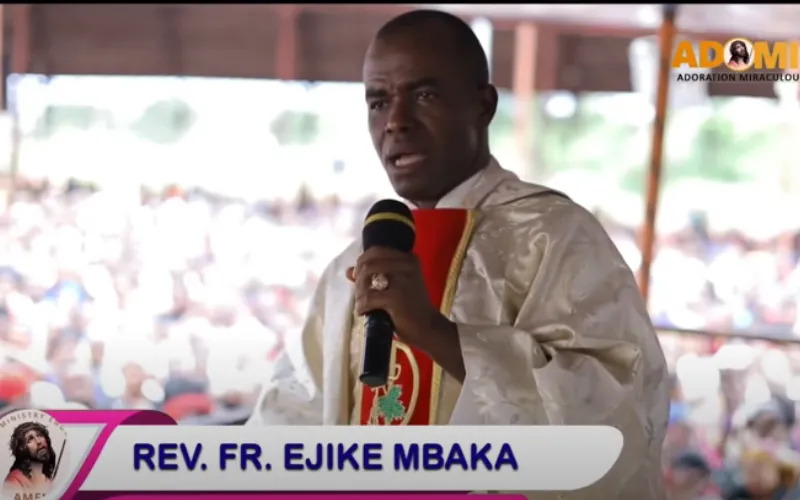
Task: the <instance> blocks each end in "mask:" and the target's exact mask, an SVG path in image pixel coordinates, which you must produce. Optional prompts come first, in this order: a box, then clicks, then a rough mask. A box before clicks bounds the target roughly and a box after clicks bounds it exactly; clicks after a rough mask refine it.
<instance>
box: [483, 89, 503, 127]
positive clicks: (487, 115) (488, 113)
mask: <svg viewBox="0 0 800 500" xmlns="http://www.w3.org/2000/svg"><path fill="white" fill-rule="evenodd" d="M478 91H479V99H480V116H479V120H480V125H481V126H483V127H486V128H488V127H489V125H490V124H491V123H492V120H493V119H494V115H495V113H496V112H497V100H498V97H497V89H496V88H495V87H494V85H492V84H491V83H487V84H484V85H481V86H480V87H479V89H478Z"/></svg>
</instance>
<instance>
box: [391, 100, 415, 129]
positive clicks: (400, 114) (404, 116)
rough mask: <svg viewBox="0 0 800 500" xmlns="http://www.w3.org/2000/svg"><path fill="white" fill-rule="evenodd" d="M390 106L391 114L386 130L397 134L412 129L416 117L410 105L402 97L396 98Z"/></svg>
mask: <svg viewBox="0 0 800 500" xmlns="http://www.w3.org/2000/svg"><path fill="white" fill-rule="evenodd" d="M390 106H391V107H390V108H389V116H388V117H387V120H386V132H387V133H389V134H397V133H403V132H408V131H409V130H411V127H412V125H413V122H414V117H413V116H412V113H411V110H410V109H409V108H410V106H409V105H408V104H407V103H405V102H403V100H402V99H396V100H395V101H394V102H392V104H391V105H390Z"/></svg>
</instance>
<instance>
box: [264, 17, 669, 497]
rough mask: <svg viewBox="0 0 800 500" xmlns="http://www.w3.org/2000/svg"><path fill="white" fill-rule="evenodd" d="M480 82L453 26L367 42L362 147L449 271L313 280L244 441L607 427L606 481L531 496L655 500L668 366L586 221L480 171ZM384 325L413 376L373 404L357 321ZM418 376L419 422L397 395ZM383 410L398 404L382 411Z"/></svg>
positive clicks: (391, 271) (384, 263) (469, 38)
mask: <svg viewBox="0 0 800 500" xmlns="http://www.w3.org/2000/svg"><path fill="white" fill-rule="evenodd" d="M487 66H488V65H487V61H486V56H485V54H484V52H483V50H482V49H481V46H480V43H479V42H478V40H477V38H476V37H475V36H474V34H473V33H472V30H471V29H470V28H469V26H468V25H466V24H465V23H463V22H462V21H461V20H460V19H458V18H456V17H453V16H451V15H449V14H445V13H442V12H436V11H413V12H411V13H408V14H404V15H402V16H399V17H397V18H395V19H394V20H392V21H391V22H389V23H388V24H386V25H385V26H384V27H383V28H382V29H381V30H380V31H379V32H378V34H377V36H376V38H375V40H374V41H373V43H372V44H371V46H370V47H369V50H368V52H367V55H366V60H365V63H364V83H365V86H366V100H367V106H368V108H369V119H368V121H369V128H370V133H371V135H372V139H373V142H374V145H375V148H376V150H377V152H378V155H379V157H380V159H381V161H382V163H383V166H384V168H385V170H386V173H387V175H388V176H389V179H390V181H391V183H392V185H393V187H394V188H395V191H396V192H397V194H398V195H399V196H400V197H402V198H403V199H404V200H407V201H408V203H409V204H410V205H411V206H413V207H414V208H416V209H417V210H415V215H414V219H415V224H416V226H417V244H420V245H419V246H421V247H425V245H428V246H431V248H433V247H436V245H440V247H441V248H446V249H447V250H446V251H444V253H448V252H449V253H450V254H452V259H450V258H449V257H448V259H449V260H446V262H448V263H449V264H447V265H446V266H452V267H451V268H450V270H448V269H444V272H440V273H439V275H440V277H436V276H434V277H432V278H431V277H430V276H433V275H434V274H436V273H437V272H438V271H439V270H438V269H437V268H436V266H435V265H432V264H429V263H428V260H426V259H428V258H427V257H423V255H427V254H425V252H426V249H425V248H421V249H420V250H419V252H417V253H416V254H406V253H402V252H398V251H395V250H391V249H388V248H382V247H372V248H370V249H369V250H367V251H365V252H362V245H361V242H360V241H355V242H353V244H352V245H350V246H349V247H348V248H347V249H346V250H345V251H344V252H343V253H342V254H341V255H339V256H338V257H337V258H336V259H334V261H333V262H332V263H331V264H330V265H329V266H328V268H327V269H326V271H325V272H324V273H323V276H322V278H321V281H320V283H319V286H318V288H317V291H316V293H315V296H314V299H313V302H312V306H311V311H310V313H309V316H308V319H307V321H306V324H305V326H304V329H303V332H302V339H301V342H298V345H296V346H292V345H289V346H287V351H286V355H287V357H288V359H289V360H290V361H291V365H292V370H290V373H285V372H284V374H283V376H281V377H276V378H275V379H274V380H270V381H267V382H266V384H265V386H264V387H263V390H262V393H261V396H260V398H259V401H258V404H257V408H256V410H255V412H254V414H253V416H252V418H251V419H250V421H249V422H248V424H249V425H291V424H295V425H296V424H307V425H369V424H377V423H384V424H385V423H389V424H408V425H414V424H417V425H610V426H614V427H616V428H618V429H619V430H620V431H621V432H622V433H623V435H624V446H623V450H622V453H621V456H620V458H619V460H618V461H617V463H616V464H615V465H614V466H613V467H612V469H611V471H610V472H609V474H607V475H606V477H604V478H603V479H601V480H600V481H599V482H598V483H596V484H594V485H592V486H589V487H587V488H585V489H583V490H580V491H576V492H563V493H555V492H542V493H535V492H529V493H526V495H527V497H528V498H531V499H539V500H545V499H555V498H558V499H565V500H583V499H586V500H590V499H598V500H605V499H608V500H612V499H613V500H661V499H663V498H664V493H663V488H662V484H661V467H660V466H661V446H662V440H663V438H664V433H665V429H666V423H667V413H668V404H669V403H668V394H667V382H666V364H665V360H664V356H663V353H662V351H661V348H660V346H659V343H658V339H657V337H656V334H655V332H654V330H653V327H652V325H651V323H650V320H649V317H648V314H647V310H646V307H645V304H644V303H643V301H642V299H641V296H640V294H639V291H638V289H637V286H636V282H635V280H634V277H633V275H632V273H631V271H630V269H629V268H628V266H627V265H626V264H625V262H624V261H623V259H622V257H621V256H620V254H619V252H617V250H616V248H615V247H614V245H613V243H612V242H611V240H610V239H609V237H608V236H607V235H606V233H605V231H604V230H603V228H602V227H601V226H600V224H599V223H598V222H597V220H596V219H595V218H594V217H593V216H592V215H591V214H589V213H588V212H587V211H585V210H584V209H583V208H581V207H580V206H578V205H576V204H575V203H573V202H572V201H570V200H569V199H568V198H567V197H565V196H564V195H562V194H560V193H558V192H555V191H552V190H550V189H547V188H545V187H542V186H537V185H534V184H529V183H526V182H522V181H520V180H519V179H518V178H517V177H516V176H515V175H514V174H512V173H510V172H508V171H506V170H504V169H502V168H501V167H500V166H499V165H498V164H497V162H496V161H495V160H494V159H493V158H492V156H491V154H490V151H489V140H488V128H489V124H490V123H491V121H492V118H493V116H494V113H495V110H496V107H497V92H496V90H495V88H494V87H493V86H492V85H490V84H489V71H488V67H487ZM431 209H435V210H431ZM464 214H466V215H464ZM432 219H435V220H434V221H433V222H430V220H432ZM426 224H427V226H426ZM437 224H439V225H440V226H437ZM459 224H460V225H459ZM454 225H455V226H454ZM423 226H426V227H431V228H433V230H432V231H428V232H427V233H425V234H428V235H429V236H430V237H428V236H425V234H423V233H424V227H423ZM456 226H457V227H456ZM453 227H456V229H455V230H451V229H452V228H453ZM440 229H441V230H440ZM462 230H463V234H462ZM421 231H422V233H421ZM448 231H449V232H450V233H452V237H451V236H447V235H446V234H445V233H448ZM440 233H441V234H445V236H441V238H440V239H441V240H442V242H441V243H436V244H434V243H427V241H429V240H430V241H432V240H434V239H436V238H439V234H440ZM459 235H461V237H459ZM420 240H422V243H420ZM451 242H452V243H453V244H452V245H451V244H450V243H451ZM442 245H443V246H442ZM440 247H436V248H434V249H433V250H432V252H433V253H434V254H436V256H437V258H440V257H441V255H442V253H443V251H442V250H441V249H440ZM415 248H416V247H415ZM428 253H431V252H428ZM440 260H441V259H440ZM443 262H444V261H443ZM439 267H441V266H439ZM423 275H424V276H423ZM439 275H437V276H439ZM437 280H438V281H437ZM431 283H434V284H433V285H432V284H431ZM437 283H438V284H437ZM437 287H438V288H437ZM434 289H436V290H437V291H436V292H435V293H434V292H433V291H432V290H434ZM442 290H443V291H442ZM426 291H427V293H426ZM440 292H441V293H440ZM438 295H441V300H440V299H439V298H436V299H433V298H432V297H435V296H438ZM437 301H438V302H437ZM379 309H382V310H385V311H386V312H387V313H388V314H389V316H391V319H392V321H393V324H394V326H395V331H396V336H397V341H396V342H395V344H398V345H399V346H400V347H398V349H399V350H398V352H401V351H402V354H403V355H402V356H400V355H398V359H399V360H401V361H397V366H398V367H400V368H409V369H408V370H401V369H397V370H396V372H397V373H395V377H394V378H392V380H393V381H395V382H396V383H395V382H393V384H394V385H391V384H390V385H391V387H390V385H387V388H385V389H384V390H383V391H382V392H381V391H375V390H371V389H369V388H365V387H364V386H363V385H362V384H361V383H360V382H359V381H358V375H359V373H360V360H361V346H362V340H363V321H362V320H361V318H360V317H361V316H363V315H364V314H366V313H367V312H369V311H373V310H379ZM400 365H402V366H400ZM412 372H413V377H417V378H416V379H414V384H413V385H414V387H413V390H415V391H416V390H419V391H421V392H420V394H421V396H420V397H416V396H418V395H415V397H414V398H413V401H414V402H413V403H411V406H414V409H412V408H411V406H409V404H408V403H409V401H411V399H409V398H408V395H407V393H408V392H409V390H408V387H409V385H405V386H404V385H403V384H402V382H403V381H404V380H406V381H408V380H410V379H409V378H408V377H411V376H412V375H409V373H412ZM403 377H406V378H405V379H404V378H403ZM398 381H399V382H398ZM420 381H421V382H420ZM390 388H393V389H396V390H389V389H390ZM371 391H372V392H371ZM382 397H383V398H385V397H393V398H395V401H396V402H397V403H398V404H397V405H395V406H391V405H389V406H386V405H380V406H381V409H379V410H380V411H378V410H376V408H377V405H376V404H375V403H376V401H378V400H379V399H380V398H382ZM386 408H394V409H396V410H397V411H394V410H392V412H388V411H386ZM390 413H391V414H390ZM531 446H535V443H531Z"/></svg>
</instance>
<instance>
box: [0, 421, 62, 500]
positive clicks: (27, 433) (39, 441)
mask: <svg viewBox="0 0 800 500" xmlns="http://www.w3.org/2000/svg"><path fill="white" fill-rule="evenodd" d="M0 448H2V449H1V450H0V477H2V478H3V484H2V489H0V499H3V500H6V499H8V500H43V499H47V498H48V497H49V496H50V495H49V493H50V491H51V490H54V489H55V488H54V484H55V483H59V482H60V481H59V480H60V479H64V478H62V477H60V476H59V471H61V470H64V459H65V457H66V453H65V452H66V449H67V433H66V431H65V429H64V427H63V426H62V425H61V424H59V423H58V422H56V420H55V419H54V418H53V417H51V416H50V415H48V414H47V413H44V412H41V411H38V410H17V411H13V412H10V413H7V414H5V415H3V416H2V418H0ZM63 475H64V474H63V473H62V474H61V476H63Z"/></svg>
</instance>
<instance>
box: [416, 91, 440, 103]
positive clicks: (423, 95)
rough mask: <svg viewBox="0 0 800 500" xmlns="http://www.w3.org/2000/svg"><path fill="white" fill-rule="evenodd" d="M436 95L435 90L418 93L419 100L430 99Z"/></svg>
mask: <svg viewBox="0 0 800 500" xmlns="http://www.w3.org/2000/svg"><path fill="white" fill-rule="evenodd" d="M434 97H436V95H435V94H434V93H433V92H420V93H418V94H417V100H419V101H430V100H431V99H433V98H434Z"/></svg>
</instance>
